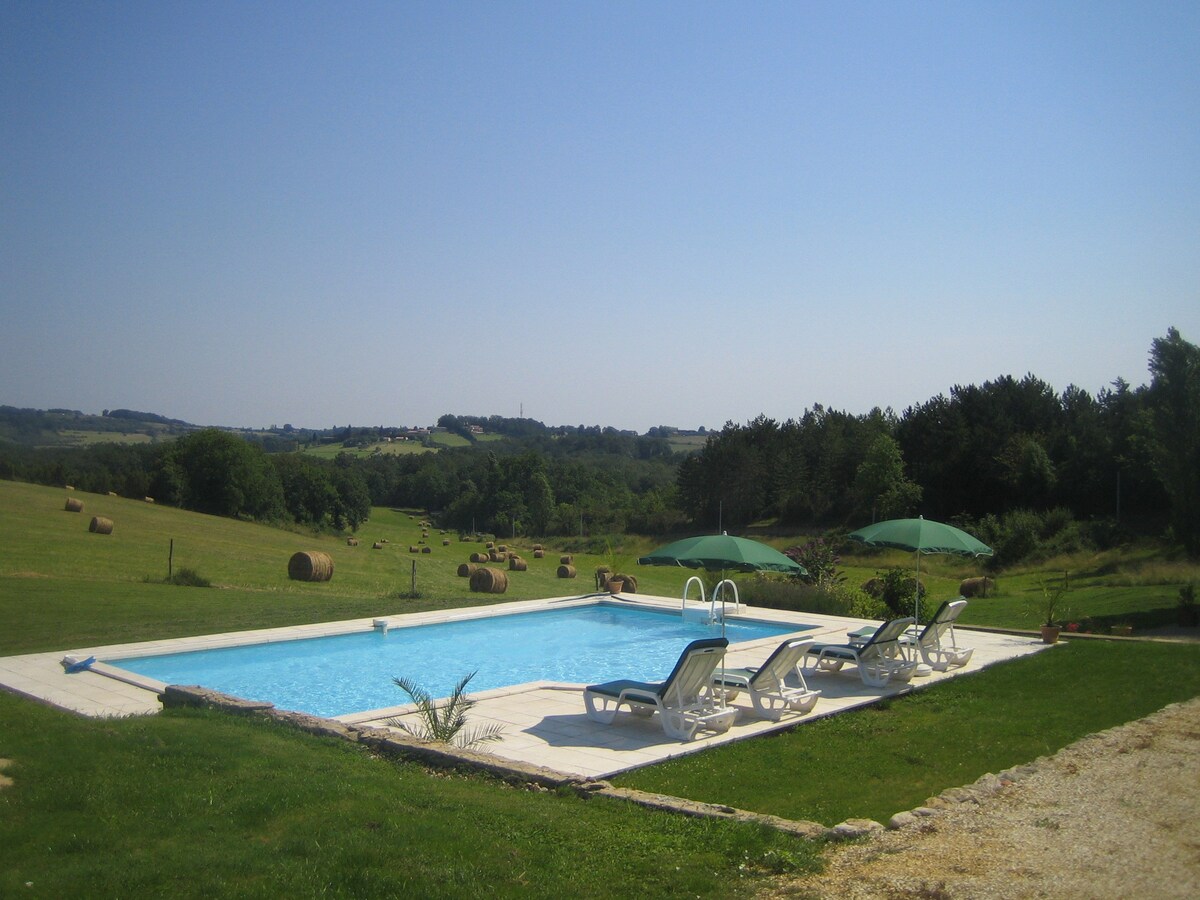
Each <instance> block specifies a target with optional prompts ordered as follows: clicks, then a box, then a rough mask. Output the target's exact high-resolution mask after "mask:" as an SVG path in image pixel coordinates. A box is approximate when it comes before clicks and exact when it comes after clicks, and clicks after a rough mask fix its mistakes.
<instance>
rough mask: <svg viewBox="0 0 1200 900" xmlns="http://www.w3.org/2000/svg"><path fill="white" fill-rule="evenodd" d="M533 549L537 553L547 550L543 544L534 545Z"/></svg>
mask: <svg viewBox="0 0 1200 900" xmlns="http://www.w3.org/2000/svg"><path fill="white" fill-rule="evenodd" d="M533 549H534V550H535V551H537V550H545V549H546V548H545V547H543V546H542V545H541V544H534V545H533Z"/></svg>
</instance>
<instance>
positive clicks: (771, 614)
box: [0, 595, 1046, 778]
mask: <svg viewBox="0 0 1200 900" xmlns="http://www.w3.org/2000/svg"><path fill="white" fill-rule="evenodd" d="M596 599H597V597H595V596H584V597H560V598H555V599H553V600H537V601H525V602H518V603H503V604H496V605H494V606H489V607H474V608H471V609H463V610H451V611H443V612H434V613H415V614H399V615H391V616H386V617H380V618H385V619H387V620H388V622H389V623H390V625H391V627H397V626H400V625H411V624H425V623H432V622H445V621H453V620H456V619H462V618H475V617H477V616H487V615H495V614H497V613H500V612H504V613H510V612H514V611H522V610H526V609H528V610H534V609H545V608H547V607H561V606H564V605H580V604H586V603H593V602H595V601H596ZM625 599H626V601H627V602H630V603H636V604H638V605H645V606H654V607H660V608H665V609H675V610H677V609H679V605H680V601H679V600H677V599H669V598H663V597H646V596H643V595H636V596H634V595H628V596H627V597H626V598H625ZM742 615H744V616H747V617H749V618H755V619H769V620H772V621H776V622H781V623H795V624H796V625H797V626H798V627H801V626H803V627H804V628H805V629H806V630H805V631H804V632H803V633H802V634H799V635H797V636H799V637H812V638H814V639H815V640H817V641H818V642H820V641H826V642H830V641H833V642H839V643H840V642H843V641H844V640H845V639H846V633H847V632H848V631H853V630H854V629H856V628H859V627H861V626H862V625H864V624H868V623H867V622H866V620H862V619H844V618H838V617H834V616H821V615H815V614H812V613H791V612H786V611H782V610H769V609H755V608H750V607H743V613H742ZM375 621H376V620H375V619H357V620H350V621H344V622H331V623H322V624H319V625H306V626H298V627H292V628H273V629H264V630H258V631H248V632H238V633H233V634H218V635H204V636H202V637H193V638H180V639H176V640H168V641H153V642H143V643H137V644H120V645H112V646H106V647H84V648H75V649H71V650H64V651H57V652H54V653H35V654H27V655H24V656H11V657H3V658H0V687H3V688H6V689H8V690H10V691H13V692H15V693H18V694H22V695H24V696H27V697H30V698H32V699H35V700H38V701H41V702H44V703H49V704H51V705H53V706H56V707H59V708H61V709H65V710H69V711H71V712H75V713H80V714H82V715H88V716H126V715H148V714H154V713H157V712H158V711H159V710H160V709H161V706H160V704H159V702H158V696H159V694H160V693H161V691H162V689H163V688H164V687H165V685H163V684H162V683H161V682H156V681H154V680H153V679H148V678H144V677H141V676H137V675H133V674H131V673H128V672H125V671H124V670H122V669H118V668H116V667H113V666H109V665H106V664H104V663H103V662H98V663H96V664H94V666H93V667H92V670H90V671H83V672H77V673H74V674H68V673H67V672H66V671H65V670H64V668H63V665H62V659H63V657H64V655H66V654H68V653H69V654H72V655H74V656H76V657H78V658H80V659H84V658H86V657H88V656H95V657H97V658H98V659H101V660H102V659H105V658H109V659H112V658H118V657H122V656H133V655H148V654H153V653H178V652H182V651H186V650H194V649H207V648H212V647H223V646H232V645H237V644H250V643H262V642H265V641H280V640H295V639H297V638H306V637H317V636H322V635H331V634H346V633H350V632H354V631H361V630H365V629H369V628H372V627H373V624H374V622H375ZM814 626H815V627H814ZM958 634H959V644H960V645H965V646H970V647H974V648H975V654H974V656H973V657H972V659H971V661H970V664H969V665H967V666H966V668H965V669H960V670H957V671H954V672H947V673H940V672H934V673H932V674H929V675H925V676H917V677H914V678H913V679H912V682H911V683H910V684H900V685H895V686H888V687H886V688H870V687H867V686H866V685H864V684H863V683H862V680H861V679H860V678H859V677H858V675H857V673H856V670H855V667H854V666H847V667H846V668H845V669H844V670H843V671H841V672H838V673H816V672H812V673H809V674H808V675H807V679H808V686H809V687H810V688H813V689H815V690H820V691H821V697H820V699H819V700H818V701H817V705H816V707H815V708H814V710H813V711H812V712H811V713H809V714H807V715H804V716H797V715H789V716H786V717H785V718H784V719H783V721H781V722H777V723H776V722H770V721H765V720H761V719H757V718H756V717H755V716H754V715H753V713H752V710H751V707H750V705H749V703H748V701H746V699H745V695H741V696H739V697H738V698H737V699H736V700H735V701H734V702H733V705H734V706H737V707H738V708H739V709H740V713H739V715H738V719H737V721H736V723H735V724H734V725H733V727H732V728H730V730H729V731H728V732H726V733H725V734H719V735H713V734H707V733H704V732H701V733H700V734H699V736H698V737H697V738H696V739H695V740H693V741H690V742H687V743H681V742H679V741H676V740H674V739H672V738H669V737H667V735H666V734H665V733H664V732H663V730H662V727H661V726H660V725H659V724H658V720H657V718H651V719H646V718H639V717H636V716H633V715H631V714H630V713H627V712H622V713H620V714H619V715H618V717H617V720H616V721H615V722H614V723H613V724H611V725H600V724H597V723H595V722H592V721H591V720H589V719H588V718H587V716H586V715H585V714H584V707H583V685H578V684H574V685H571V684H556V683H550V682H534V683H530V684H524V685H518V686H515V687H510V688H500V689H496V690H491V691H482V692H479V693H473V694H472V695H471V696H472V697H473V698H474V699H475V700H476V701H477V703H476V706H475V708H474V709H473V710H472V722H478V723H480V724H486V723H497V724H499V725H500V726H501V727H502V728H503V737H502V739H501V740H500V741H497V742H493V743H489V744H486V745H484V749H486V750H487V751H488V752H490V753H492V754H493V755H495V756H497V757H500V758H504V759H509V760H513V761H517V762H522V763H526V764H531V765H537V766H542V767H544V768H548V769H553V770H555V771H558V772H562V773H564V774H567V775H573V776H580V777H585V778H602V777H607V776H610V775H614V774H616V773H618V772H621V771H625V770H627V769H632V768H637V767H639V766H644V765H648V764H651V763H655V762H660V761H662V760H664V759H669V758H671V757H674V756H678V755H681V754H685V753H694V752H696V751H698V750H702V749H704V748H706V747H710V746H714V745H716V744H723V743H728V742H730V741H735V740H743V739H745V738H749V737H753V736H756V735H760V734H766V733H768V732H772V731H779V730H782V729H788V728H793V727H796V726H797V725H802V724H803V723H804V722H809V721H813V720H814V719H818V718H821V717H823V716H827V715H833V714H835V713H838V712H841V711H843V710H846V709H851V708H854V707H856V706H863V705H865V704H868V703H871V702H874V701H875V700H878V699H879V698H880V697H885V696H894V695H896V694H900V693H905V692H907V691H911V690H914V689H919V688H920V687H923V686H924V685H927V684H932V683H934V682H937V681H942V680H944V679H946V678H954V677H957V676H958V675H960V674H966V673H970V672H975V671H978V670H979V669H980V668H983V667H985V666H988V665H991V664H993V663H996V662H1001V661H1004V660H1008V659H1014V658H1017V657H1020V656H1025V655H1028V654H1030V653H1036V652H1038V651H1040V650H1043V649H1045V648H1046V645H1044V644H1042V643H1040V642H1038V641H1036V640H1034V639H1031V638H1029V637H1026V636H1016V635H1004V634H995V633H990V632H975V631H970V630H968V629H959V631H958ZM780 640H781V638H767V639H763V640H758V641H752V642H748V643H744V644H736V645H733V646H731V648H730V650H729V652H728V654H727V656H726V664H727V665H728V666H729V667H731V668H734V667H739V666H745V665H754V664H757V663H760V662H762V660H763V659H765V658H766V656H767V655H768V654H769V653H770V652H771V650H773V649H774V648H775V646H776V645H777V644H778V642H779V641H780ZM249 699H257V698H249ZM408 713H411V707H408V706H399V707H393V708H390V709H386V710H371V711H368V712H363V713H354V714H350V715H344V716H338V717H337V718H338V720H339V721H341V722H345V723H348V724H360V725H373V726H384V725H386V724H387V721H388V720H390V719H393V718H394V717H396V716H404V715H405V714H408Z"/></svg>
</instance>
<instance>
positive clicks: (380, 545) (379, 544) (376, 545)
mask: <svg viewBox="0 0 1200 900" xmlns="http://www.w3.org/2000/svg"><path fill="white" fill-rule="evenodd" d="M371 549H372V550H382V549H383V541H376V542H375V543H373V544H372V545H371Z"/></svg>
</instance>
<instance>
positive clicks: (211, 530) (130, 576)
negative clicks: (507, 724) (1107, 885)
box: [0, 481, 1200, 897]
mask: <svg viewBox="0 0 1200 900" xmlns="http://www.w3.org/2000/svg"><path fill="white" fill-rule="evenodd" d="M66 496H67V494H66V492H65V491H61V490H55V489H50V488H45V487H37V486H31V485H23V484H16V483H13V482H3V481H0V546H3V547H4V548H5V552H4V554H3V555H0V622H3V624H4V627H3V628H2V629H0V654H4V655H7V654H13V653H22V652H31V651H36V650H55V649H65V648H69V647H79V646H86V645H92V644H103V643H112V642H118V641H131V640H141V639H151V638H159V637H163V638H165V637H173V636H180V635H188V634H201V633H211V632H216V631H226V630H239V629H245V628H254V627H265V626H274V625H284V624H298V623H304V622H316V621H327V620H334V619H340V618H347V617H360V616H371V615H378V614H385V613H395V612H403V611H410V610H411V611H417V610H423V609H432V608H441V607H452V606H463V605H469V604H472V603H492V602H497V601H499V600H504V599H526V598H533V597H548V596H561V595H566V594H574V593H583V592H586V591H588V590H590V588H591V584H592V582H591V577H590V572H591V569H592V567H593V566H594V565H595V564H597V563H599V562H603V561H604V560H603V559H602V557H601V556H599V555H594V554H591V555H589V554H578V555H577V557H576V564H577V567H578V569H579V571H580V573H581V577H580V578H578V579H575V580H573V581H570V580H562V579H558V578H556V577H555V570H556V569H557V567H558V555H559V551H558V550H551V551H550V552H549V553H548V555H547V558H546V559H544V560H534V559H533V554H532V552H531V551H530V549H529V548H528V544H527V542H522V541H518V542H517V545H519V546H520V547H521V550H522V553H523V555H524V556H525V558H526V559H527V560H528V562H529V565H530V570H529V571H528V572H524V573H510V585H511V586H510V589H509V592H508V593H507V594H506V595H503V596H494V595H476V594H471V593H470V592H469V591H468V590H467V586H466V580H465V579H461V578H458V577H457V575H456V574H455V572H456V569H457V566H458V564H459V563H460V562H463V561H465V560H466V558H467V556H468V554H469V553H470V552H472V551H473V550H478V549H480V545H479V544H477V543H462V542H459V541H458V540H457V535H454V534H451V535H446V536H445V537H447V538H449V539H450V540H451V544H450V546H449V547H443V546H442V539H443V536H442V535H441V534H439V533H438V532H437V530H436V529H433V530H431V531H430V534H429V538H428V540H429V541H430V543H429V545H428V546H430V547H431V552H430V553H429V554H421V553H418V554H410V553H409V552H408V549H409V546H410V545H414V546H424V545H420V544H418V541H420V540H421V527H420V516H419V515H418V514H417V513H415V512H410V511H403V510H388V509H377V510H375V511H374V512H373V514H372V519H371V521H370V522H369V523H368V524H367V525H366V526H364V528H363V529H362V531H361V533H360V535H359V539H360V544H359V546H357V547H348V546H346V544H345V541H344V540H343V539H335V538H333V537H330V536H314V535H311V534H301V533H296V532H292V531H286V530H280V529H274V528H267V527H264V526H260V525H255V524H252V523H246V522H237V521H232V520H227V519H218V518H214V517H209V516H200V515H196V514H193V513H187V512H183V511H181V510H175V509H170V508H167V507H161V506H156V505H153V504H147V503H144V502H141V501H137V500H127V499H123V498H115V497H107V496H100V495H92V494H84V493H82V492H74V493H73V494H72V495H71V496H74V497H76V498H77V499H82V500H83V501H84V503H85V511H84V512H83V513H82V514H78V513H69V512H66V511H64V509H63V504H64V500H65V499H66ZM95 514H99V515H104V516H107V517H110V518H112V519H113V520H114V522H115V523H116V527H115V530H114V533H113V534H112V535H109V536H101V535H94V534H90V533H89V532H88V530H87V525H88V521H89V520H90V518H91V516H92V515H95ZM171 539H174V546H175V551H174V565H175V567H176V568H178V567H181V566H186V567H189V568H193V569H195V570H197V571H198V572H199V573H200V574H201V575H203V576H205V577H207V578H209V579H211V580H212V581H213V582H214V584H215V585H217V586H216V587H214V588H210V589H202V588H184V587H173V586H168V585H165V584H163V583H161V579H162V578H163V577H164V576H165V575H166V569H167V553H168V546H169V542H170V540H171ZM381 539H386V540H387V541H388V543H387V544H385V545H384V547H383V549H381V550H373V549H371V543H372V542H373V541H375V540H381ZM652 543H654V542H652V541H650V540H649V539H644V540H641V541H638V540H630V541H629V544H628V546H627V547H626V548H625V551H624V552H625V553H626V554H627V556H626V562H628V560H629V559H630V558H636V556H637V555H639V554H640V553H641V552H642V551H644V550H646V549H648V548H649V546H650V545H651V544H652ZM775 544H776V546H786V545H787V544H786V542H784V541H776V542H775ZM302 549H304V550H307V549H319V550H325V551H326V552H329V553H330V554H331V555H332V556H333V558H334V562H335V574H334V578H333V580H332V581H330V582H328V583H325V584H303V583H298V582H292V581H289V580H288V579H287V561H288V558H289V557H290V555H291V554H292V553H293V552H295V551H296V550H302ZM911 560H912V557H911V555H910V554H894V555H888V554H882V555H878V554H865V555H863V556H861V557H855V558H851V559H848V560H847V561H846V563H847V566H848V573H849V579H850V581H851V582H855V580H856V579H860V578H863V579H865V578H866V577H869V575H871V574H874V572H875V570H876V569H878V568H882V567H884V566H886V565H907V564H910V563H911ZM414 561H415V563H416V566H417V589H418V591H419V593H420V596H419V597H417V598H415V599H413V598H406V597H403V596H402V594H403V593H404V592H407V591H408V590H409V587H410V579H411V574H412V566H413V564H414ZM1093 563H1094V564H1091V563H1089V564H1087V565H1084V564H1083V561H1081V560H1073V561H1070V568H1071V569H1072V571H1073V573H1075V574H1073V575H1072V581H1073V584H1072V592H1071V599H1070V602H1071V604H1079V606H1080V609H1081V610H1082V611H1084V612H1086V613H1087V614H1089V615H1097V616H1099V615H1121V616H1130V615H1135V614H1136V613H1137V611H1138V610H1139V609H1146V610H1159V609H1160V608H1161V609H1166V608H1167V607H1166V604H1173V602H1174V599H1173V598H1174V596H1175V593H1176V592H1177V587H1178V584H1179V583H1181V582H1182V581H1184V580H1186V578H1187V577H1190V573H1191V572H1192V571H1193V570H1192V569H1189V568H1187V567H1180V565H1178V564H1176V563H1172V562H1169V561H1168V562H1167V563H1163V562H1162V561H1157V562H1156V561H1153V560H1149V559H1139V560H1132V561H1131V560H1124V561H1122V560H1120V559H1111V558H1105V559H1098V560H1095V561H1093ZM1056 566H1057V563H1056ZM1057 567H1058V568H1062V566H1057ZM1053 568H1054V567H1047V568H1046V572H1049V571H1051V570H1052V569H1053ZM923 569H924V570H925V571H926V572H927V573H928V580H927V583H928V584H929V586H930V590H931V595H932V597H933V598H941V597H948V596H953V595H954V594H956V593H957V586H958V580H959V579H960V578H962V577H964V576H965V575H969V574H975V573H976V569H975V567H974V566H973V564H970V563H967V564H964V563H961V562H959V561H954V560H947V559H940V560H939V559H935V558H930V560H929V563H928V567H926V564H925V562H924V561H923ZM636 573H637V575H638V578H639V580H640V581H641V589H642V590H643V591H644V592H647V593H655V594H660V595H664V596H678V595H679V593H680V591H681V590H682V585H683V582H684V580H685V579H686V576H687V575H689V574H691V573H690V572H686V571H683V572H681V571H680V570H677V569H669V568H663V569H654V568H639V569H637V570H636ZM1042 574H1046V573H1045V572H1043V573H1039V572H1038V571H1036V570H1035V571H1030V572H1020V573H1015V574H1012V575H1007V576H1001V580H1000V590H999V592H998V594H997V596H996V597H994V598H988V599H987V600H978V601H975V602H973V603H972V604H971V606H969V607H968V616H969V617H970V615H971V614H972V613H973V614H974V616H975V618H974V619H973V620H974V621H984V622H988V623H990V624H1006V623H1008V622H1009V621H1011V622H1013V623H1015V624H1020V625H1023V626H1029V627H1032V625H1033V624H1036V623H1034V622H1032V621H1030V620H1029V619H1028V617H1027V616H1025V614H1024V609H1023V607H1024V603H1025V600H1026V598H1027V596H1028V595H1029V594H1031V593H1032V592H1033V590H1034V589H1035V587H1036V584H1037V580H1038V578H1039V576H1040V575H1042ZM1018 620H1019V621H1018ZM1197 694H1200V648H1197V647H1196V646H1194V645H1191V646H1180V645H1166V644H1152V643H1142V642H1106V641H1074V642H1070V643H1068V644H1065V645H1063V646H1060V647H1056V648H1053V649H1050V650H1048V651H1045V652H1043V653H1039V654H1036V655H1035V656H1033V657H1031V658H1028V659H1023V660H1019V661H1016V662H1012V663H1007V664H1004V665H999V666H995V667H993V668H991V669H988V670H987V671H983V672H977V673H974V674H971V675H968V676H965V677H961V678H957V679H954V680H952V681H950V682H947V683H944V684H940V685H936V686H933V687H931V688H929V689H927V690H923V691H918V692H915V693H913V694H911V695H908V696H905V697H902V698H898V699H895V700H892V701H890V702H887V703H883V704H878V705H876V706H875V707H872V708H870V709H866V710H863V711H859V712H854V713H847V714H843V715H839V716H836V717H833V718H831V719H826V720H820V721H814V722H811V723H808V724H805V725H804V726H802V727H800V728H798V729H796V730H794V731H793V732H790V733H787V734H783V735H779V736H776V737H772V738H767V739H758V740H753V741H745V742H741V743H738V744H734V745H729V746H726V747H722V748H716V749H713V750H708V751H705V752H703V753H700V754H696V755H693V756H690V757H686V758H681V759H679V760H677V761H675V762H669V763H665V764H662V765H658V766H655V767H652V768H650V769H647V770H644V771H641V772H637V773H633V774H630V775H627V776H625V777H624V778H622V779H621V781H622V783H625V784H629V785H632V786H636V787H641V788H644V789H647V790H656V791H665V792H668V793H675V794H681V795H683V796H688V797H692V798H694V799H700V800H710V801H713V802H719V803H727V804H729V805H732V806H737V807H741V808H746V809H754V810H759V811H763V812H770V813H775V814H777V815H781V816H785V817H793V818H809V819H815V820H818V821H821V822H824V823H826V824H833V823H835V822H837V821H840V820H841V819H844V818H847V817H859V816H867V817H873V818H879V819H886V818H887V817H889V816H890V815H891V814H892V813H894V812H897V811H899V810H902V809H907V808H910V807H912V806H915V805H918V804H919V803H921V802H922V801H923V800H924V799H925V798H926V797H928V796H929V795H931V794H934V793H937V792H939V791H941V790H943V789H944V788H946V787H950V786H954V785H960V784H963V783H966V782H970V781H973V780H974V779H975V778H976V777H978V776H979V775H980V774H982V773H983V772H986V771H997V770H999V769H1002V768H1005V767H1008V766H1012V765H1015V764H1019V763H1022V762H1026V761H1028V760H1029V759H1032V758H1034V757H1036V756H1038V755H1040V754H1045V753H1051V752H1053V751H1055V750H1057V749H1059V748H1060V747H1062V746H1064V745H1065V744H1067V743H1069V742H1071V741H1073V740H1075V739H1076V738H1078V737H1080V736H1082V735H1084V734H1087V733H1089V732H1092V731H1096V730H1099V729H1103V728H1106V727H1109V726H1111V725H1113V724H1116V723H1119V722H1123V721H1127V720H1129V719H1132V718H1136V717H1138V716H1141V715H1144V714H1146V713H1148V712H1150V711H1152V710H1154V709H1157V708H1159V707H1161V706H1162V705H1164V704H1166V703H1169V702H1172V701H1175V700H1183V699H1187V698H1190V697H1193V696H1196V695H1197ZM0 759H8V760H12V761H13V762H12V764H11V765H9V766H8V768H7V771H6V774H8V775H9V776H10V777H12V779H13V781H14V784H13V785H12V786H11V787H8V788H4V789H3V790H0V896H38V895H42V894H49V893H52V892H62V891H72V892H74V893H79V892H80V891H81V886H85V888H86V889H84V890H83V892H84V893H85V894H86V895H88V896H101V897H108V896H113V897H115V896H164V895H171V896H176V895H178V896H202V895H208V896H212V895H220V896H226V895H233V896H244V897H256V896H277V895H278V894H279V893H281V892H284V891H286V892H287V893H289V894H294V895H298V896H305V897H307V896H317V895H333V896H338V895H345V896H356V897H371V896H397V895H415V896H444V895H448V894H456V895H463V896H483V895H487V896H497V895H498V896H509V895H517V894H520V895H533V896H563V895H570V896H611V895H650V896H676V895H678V896H684V895H687V896H729V895H730V894H750V893H754V892H755V890H757V889H758V888H760V887H762V882H761V879H762V878H763V877H764V876H765V875H766V874H768V873H771V872H779V871H786V870H791V869H797V868H799V869H803V868H806V867H809V866H812V865H814V860H815V857H814V850H813V848H812V847H810V846H809V845H807V844H805V843H803V842H800V841H796V840H791V839H786V838H784V837H782V836H780V835H778V834H776V833H774V832H770V831H767V830H764V829H761V828H758V827H747V826H741V825H735V824H733V823H729V822H700V821H697V820H692V819H687V818H684V817H680V816H671V815H666V814H660V813H653V812H649V811H646V810H644V809H640V808H637V807H633V806H629V805H625V804H621V803H616V802H610V801H604V800H598V799H593V800H590V801H583V800H580V799H579V798H577V797H576V796H574V795H573V794H567V793H545V792H532V791H527V790H521V789H514V788H512V787H509V786H505V785H503V784H501V783H499V782H497V781H494V780H492V779H489V778H486V777H482V776H478V775H466V774H461V775H447V774H445V773H441V774H434V773H430V772H427V771H426V770H424V769H422V768H420V767H418V766H415V765H412V764H407V763H402V762H396V761H388V760H383V759H379V758H376V757H374V756H372V755H371V754H370V753H368V752H367V751H365V750H364V749H363V748H361V747H358V746H356V745H351V744H347V743H343V742H340V741H336V740H332V739H322V738H317V737H313V736H310V735H306V734H303V733H300V732H297V731H294V730H290V729H288V728H287V727H284V726H281V725H278V724H274V723H271V722H269V721H259V720H254V719H243V718H238V717H233V716H225V715H220V714H216V713H209V712H195V711H175V712H170V713H166V714H163V715H160V716H155V717H150V718H145V719H127V720H117V721H112V720H110V721H91V720H85V719H81V718H78V717H75V716H72V715H69V714H66V713H61V712H58V711H55V710H52V709H48V708H45V707H42V706H40V705H37V704H34V703H31V702H29V701H26V700H23V699H20V698H17V697H15V696H12V695H8V694H4V693H0ZM29 883H32V886H31V887H30V886H27V884H29Z"/></svg>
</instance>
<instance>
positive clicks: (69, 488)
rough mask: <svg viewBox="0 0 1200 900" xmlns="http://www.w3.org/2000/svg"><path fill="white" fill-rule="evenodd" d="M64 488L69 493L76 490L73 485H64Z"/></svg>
mask: <svg viewBox="0 0 1200 900" xmlns="http://www.w3.org/2000/svg"><path fill="white" fill-rule="evenodd" d="M63 487H65V488H66V489H67V490H68V491H73V490H75V485H73V484H67V485H63Z"/></svg>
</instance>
